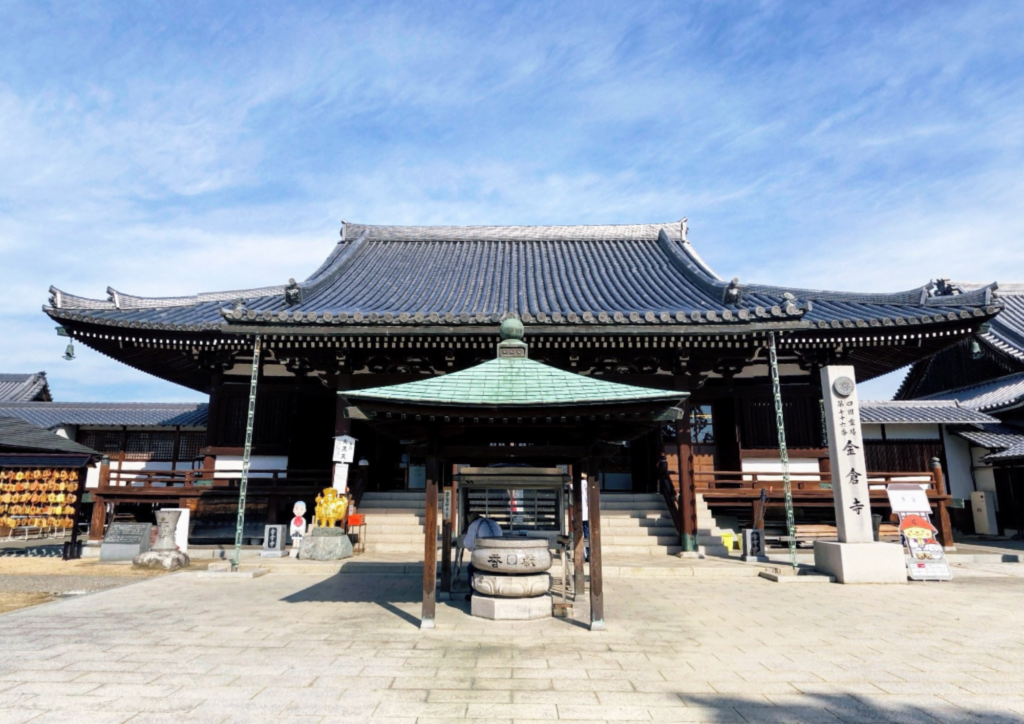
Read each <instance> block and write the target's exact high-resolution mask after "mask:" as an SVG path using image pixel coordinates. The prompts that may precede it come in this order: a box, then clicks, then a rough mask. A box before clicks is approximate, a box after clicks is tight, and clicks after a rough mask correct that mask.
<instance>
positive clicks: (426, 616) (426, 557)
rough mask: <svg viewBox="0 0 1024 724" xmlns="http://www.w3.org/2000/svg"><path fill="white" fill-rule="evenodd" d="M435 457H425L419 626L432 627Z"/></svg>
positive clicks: (434, 572) (435, 553)
mask: <svg viewBox="0 0 1024 724" xmlns="http://www.w3.org/2000/svg"><path fill="white" fill-rule="evenodd" d="M437 474H438V465H437V457H435V456H433V455H431V456H430V457H428V458H427V481H426V491H425V495H426V501H425V504H426V513H427V515H426V518H427V519H426V522H425V523H424V534H423V613H422V615H421V616H420V628H421V629H429V628H434V610H435V601H436V596H437Z"/></svg>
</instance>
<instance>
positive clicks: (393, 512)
mask: <svg viewBox="0 0 1024 724" xmlns="http://www.w3.org/2000/svg"><path fill="white" fill-rule="evenodd" d="M356 512H357V513H362V514H363V515H387V516H402V515H407V516H409V517H410V518H426V517H427V514H426V512H425V511H422V510H415V509H411V508H376V507H373V506H369V505H367V506H362V505H360V506H359V507H358V508H357V509H356Z"/></svg>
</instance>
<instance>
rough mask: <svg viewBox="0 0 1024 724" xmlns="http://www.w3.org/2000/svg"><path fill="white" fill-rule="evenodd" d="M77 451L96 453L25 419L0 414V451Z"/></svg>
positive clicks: (97, 454) (8, 452) (89, 453)
mask: <svg viewBox="0 0 1024 724" xmlns="http://www.w3.org/2000/svg"><path fill="white" fill-rule="evenodd" d="M17 452H27V453H78V454H82V455H96V456H99V453H98V452H96V451H95V450H93V449H92V448H89V447H86V446H85V445H81V444H79V443H77V442H75V441H73V440H68V439H67V438H65V437H61V436H60V435H57V434H56V433H53V432H50V431H49V430H44V429H43V428H41V427H39V426H38V425H33V424H32V423H30V422H26V421H25V420H19V419H17V418H14V417H3V416H0V453H5V454H10V453H17Z"/></svg>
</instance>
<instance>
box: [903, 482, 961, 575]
mask: <svg viewBox="0 0 1024 724" xmlns="http://www.w3.org/2000/svg"><path fill="white" fill-rule="evenodd" d="M886 492H887V493H888V496H889V504H890V505H891V506H892V512H894V513H896V514H897V515H899V517H900V537H901V538H902V539H903V541H904V543H905V545H906V547H907V550H908V551H909V555H908V556H907V573H908V574H909V575H910V579H911V580H913V581H951V580H953V571H952V570H951V569H950V567H949V561H947V560H946V553H945V551H944V550H943V548H942V544H941V543H939V541H938V539H937V538H936V537H935V534H936V533H938V529H937V528H936V527H935V526H934V525H933V524H932V522H931V518H930V514H931V505H929V503H928V494H927V493H926V492H925V491H924V489H923V488H922V487H921V486H920V485H911V484H904V485H890V486H889V487H888V488H887V489H886Z"/></svg>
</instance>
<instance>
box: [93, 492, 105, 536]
mask: <svg viewBox="0 0 1024 724" xmlns="http://www.w3.org/2000/svg"><path fill="white" fill-rule="evenodd" d="M92 499H93V503H92V519H91V520H90V522H89V540H103V526H104V525H105V524H106V522H107V501H105V500H104V499H103V498H101V497H100V496H98V495H93V498H92Z"/></svg>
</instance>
